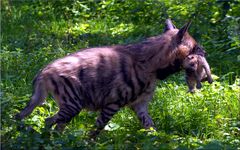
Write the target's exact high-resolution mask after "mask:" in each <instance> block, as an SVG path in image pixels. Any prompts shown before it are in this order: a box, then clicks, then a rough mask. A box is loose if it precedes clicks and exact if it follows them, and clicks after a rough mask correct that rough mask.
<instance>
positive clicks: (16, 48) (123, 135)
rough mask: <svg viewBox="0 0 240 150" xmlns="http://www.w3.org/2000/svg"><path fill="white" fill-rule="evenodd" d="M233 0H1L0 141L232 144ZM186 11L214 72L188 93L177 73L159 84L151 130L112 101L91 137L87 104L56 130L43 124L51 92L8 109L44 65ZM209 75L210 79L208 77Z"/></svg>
mask: <svg viewBox="0 0 240 150" xmlns="http://www.w3.org/2000/svg"><path fill="white" fill-rule="evenodd" d="M239 3H240V1H239V0H229V1H227V0H226V1H223V0H219V1H214V0H205V1H195V0H186V1H182V0H175V1H167V0H138V1H135V0H128V1H119V0H102V1H100V0H88V1H87V0H84V1H78V0H71V1H68V0H61V1H41V0H34V1H29V0H23V1H18V0H14V1H11V0H3V1H1V55H0V59H1V83H0V87H1V92H0V97H1V147H2V148H3V149H40V148H41V149H57V148H59V149H72V148H79V149H237V148H238V149H239V147H240V138H239V137H240V121H239V120H240V110H239V109H240V101H239V99H240V97H239V93H240V88H239V86H240V79H239V73H240V68H239V66H240V36H239V35H240V22H239V21H240V19H239V14H240V7H239V6H240V5H239ZM169 17H170V18H172V19H173V21H174V22H175V24H176V25H177V26H178V27H181V26H182V25H183V24H184V23H185V22H186V21H187V20H190V19H191V20H192V21H193V23H192V26H191V28H190V32H191V35H193V36H194V37H195V38H196V39H197V40H198V41H199V42H200V43H201V44H202V45H203V46H204V47H205V49H206V51H207V52H208V60H209V63H210V66H211V67H212V71H213V74H215V77H216V81H215V82H214V83H213V84H212V85H209V84H207V83H205V84H204V87H203V88H202V89H201V91H198V92H197V93H196V94H194V95H192V94H189V93H186V90H187V87H186V84H185V81H184V77H183V73H180V74H176V75H174V76H172V77H170V78H169V79H168V80H166V81H161V82H159V83H158V87H157V89H156V92H155V96H154V99H153V101H152V102H151V105H150V108H149V111H150V114H151V116H152V117H153V120H154V122H155V124H156V127H157V131H154V130H149V131H146V130H143V129H141V126H140V123H139V122H138V119H137V117H136V116H135V115H134V113H133V112H131V111H130V110H129V109H127V108H126V109H123V110H121V111H120V112H119V113H118V114H117V115H116V116H114V118H113V119H112V120H111V122H110V123H109V124H108V126H107V127H106V128H105V130H106V131H104V132H102V133H101V134H100V135H99V137H98V138H97V139H96V140H95V141H92V140H90V139H88V137H87V133H88V131H89V130H90V129H91V128H92V126H93V124H94V122H95V118H96V116H97V114H96V113H91V112H85V111H83V112H81V113H80V114H79V115H78V116H77V117H76V118H74V119H73V121H71V123H70V124H69V125H68V127H67V129H66V130H65V132H64V134H62V135H59V134H58V133H55V132H54V131H51V134H50V135H49V134H48V132H47V131H44V129H43V126H44V119H45V118H47V117H49V116H52V115H53V114H54V113H55V112H56V111H57V107H56V105H55V103H54V102H53V100H52V99H51V98H48V99H47V103H46V104H45V105H43V106H42V107H38V108H37V109H36V110H35V111H34V112H33V114H31V116H30V117H28V118H27V119H26V120H25V121H24V124H26V125H27V126H24V127H23V126H22V124H23V122H16V121H15V120H14V115H15V114H16V113H17V112H19V110H20V109H22V108H23V107H24V106H25V105H26V103H27V102H28V100H29V97H30V96H31V95H30V94H31V91H32V89H31V80H32V79H33V78H34V75H35V74H36V73H37V72H38V71H39V70H40V69H41V68H43V67H44V66H45V65H46V64H48V63H49V62H51V61H52V60H54V59H57V58H59V57H62V56H65V55H67V54H68V53H71V52H74V51H76V50H79V49H81V48H85V47H93V46H101V45H112V44H126V43H131V42H137V41H140V40H142V39H144V38H146V37H149V36H152V35H157V34H161V33H162V31H163V27H164V26H163V25H164V24H163V23H164V21H165V19H166V18H169ZM217 78H218V79H217Z"/></svg>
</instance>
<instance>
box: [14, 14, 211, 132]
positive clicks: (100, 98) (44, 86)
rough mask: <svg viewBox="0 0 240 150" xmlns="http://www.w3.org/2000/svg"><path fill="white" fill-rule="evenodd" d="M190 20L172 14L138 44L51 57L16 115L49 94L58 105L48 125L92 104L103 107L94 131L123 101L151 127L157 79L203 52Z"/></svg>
mask: <svg viewBox="0 0 240 150" xmlns="http://www.w3.org/2000/svg"><path fill="white" fill-rule="evenodd" d="M189 26H190V22H189V23H187V24H186V25H184V26H183V27H182V28H181V29H177V28H176V27H175V25H173V23H172V22H171V20H170V19H168V20H167V21H166V25H165V29H164V33H163V34H162V35H159V36H155V37H151V38H148V39H147V40H145V41H142V42H140V43H136V44H129V45H116V46H107V47H97V48H88V49H84V50H81V51H79V52H76V53H73V54H70V55H68V56H66V57H63V58H61V59H58V60H55V61H53V62H52V63H50V64H49V65H47V66H46V67H45V68H44V69H43V70H41V72H40V73H39V74H38V75H37V76H36V77H35V79H34V81H33V86H34V92H33V95H32V97H31V100H30V102H29V103H28V105H27V106H26V107H25V108H24V109H23V110H22V111H21V112H20V113H19V114H17V115H16V118H17V119H23V118H25V117H26V116H28V115H29V114H30V113H31V112H32V111H33V109H34V108H35V107H36V106H38V105H40V104H42V103H43V102H44V99H45V98H46V97H47V95H48V94H51V95H52V96H53V97H54V99H55V101H56V103H57V104H58V106H59V111H58V112H57V113H56V114H55V115H54V116H52V117H50V118H47V119H46V126H48V127H51V126H53V125H55V124H56V129H58V130H60V131H62V130H63V129H64V127H65V125H66V123H68V122H69V121H70V120H71V119H72V118H73V117H74V116H76V115H77V114H78V113H79V112H80V111H81V110H82V109H88V110H92V111H100V115H99V117H98V118H97V120H96V129H95V130H94V131H93V132H92V134H93V135H97V134H98V133H99V132H100V131H101V130H102V129H103V128H104V126H105V125H106V124H107V123H108V121H109V120H110V119H111V118H112V116H113V115H114V114H116V113H117V112H118V111H119V109H120V108H121V107H124V106H129V107H130V108H131V109H132V110H133V111H135V112H136V115H137V116H138V118H139V120H140V122H141V123H142V125H143V127H144V128H150V127H153V126H154V123H153V121H152V119H151V117H150V116H149V114H148V103H149V101H150V100H151V99H152V96H153V92H154V89H155V83H156V80H157V79H159V80H163V79H165V78H166V77H168V76H169V75H171V74H173V73H175V72H178V71H180V70H181V68H183V67H182V64H183V61H184V59H185V58H187V57H188V56H189V55H190V54H196V55H202V56H203V57H204V56H205V55H204V54H205V53H204V50H203V49H201V48H199V45H198V43H197V42H196V41H195V40H194V39H193V38H192V37H191V36H190V35H189V34H188V32H187V31H188V28H189ZM206 63H207V62H206Z"/></svg>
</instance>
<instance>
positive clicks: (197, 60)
mask: <svg viewBox="0 0 240 150" xmlns="http://www.w3.org/2000/svg"><path fill="white" fill-rule="evenodd" d="M183 68H184V70H185V72H186V82H187V84H188V88H189V92H191V93H193V92H194V90H195V86H196V87H197V89H200V88H201V87H202V84H201V81H205V80H207V81H208V82H209V83H212V82H213V79H212V77H211V70H210V67H209V65H208V63H207V61H206V59H205V57H203V56H201V55H197V54H191V55H188V56H187V58H185V59H184V61H183Z"/></svg>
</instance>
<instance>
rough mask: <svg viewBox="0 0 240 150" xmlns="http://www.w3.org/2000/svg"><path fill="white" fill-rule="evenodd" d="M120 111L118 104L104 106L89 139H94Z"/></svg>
mask: <svg viewBox="0 0 240 150" xmlns="http://www.w3.org/2000/svg"><path fill="white" fill-rule="evenodd" d="M119 109H120V106H119V104H115V103H111V104H108V105H106V106H105V107H104V108H103V109H102V110H101V113H100V115H99V116H98V118H97V121H96V129H94V130H93V131H91V132H90V137H93V138H94V137H96V136H97V135H98V134H99V133H100V131H101V130H102V129H103V128H104V127H105V126H106V124H107V123H108V122H109V120H110V119H111V118H112V117H113V115H114V114H116V113H117V112H118V110H119Z"/></svg>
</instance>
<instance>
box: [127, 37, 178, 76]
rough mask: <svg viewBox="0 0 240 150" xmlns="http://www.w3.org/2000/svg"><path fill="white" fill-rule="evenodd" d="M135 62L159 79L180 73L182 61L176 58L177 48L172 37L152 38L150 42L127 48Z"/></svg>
mask: <svg viewBox="0 0 240 150" xmlns="http://www.w3.org/2000/svg"><path fill="white" fill-rule="evenodd" d="M126 49H127V50H129V51H130V52H131V54H132V57H133V58H134V59H135V61H136V62H137V63H138V64H139V65H141V66H142V67H144V68H145V71H146V72H151V73H156V74H157V78H158V79H165V78H166V77H167V76H169V75H171V74H173V73H175V72H178V71H180V68H181V64H182V60H180V59H178V58H176V53H177V48H176V46H175V44H174V43H173V42H172V35H162V36H156V37H151V38H149V39H148V40H146V41H144V42H141V43H137V44H132V45H128V46H126Z"/></svg>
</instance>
